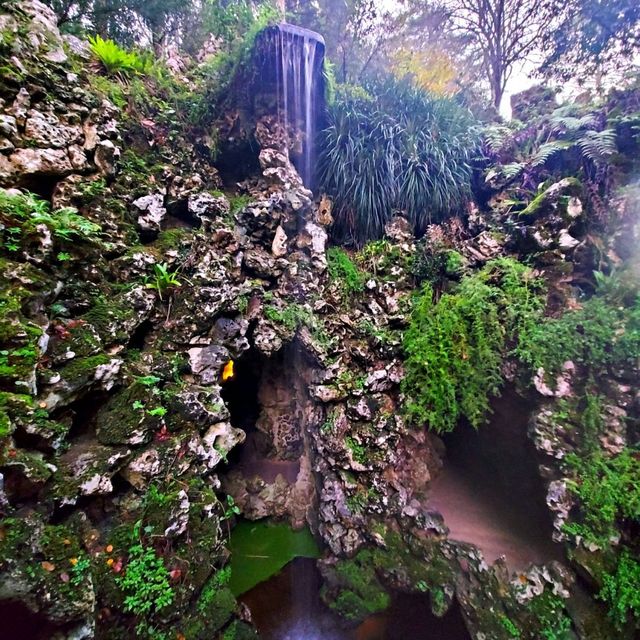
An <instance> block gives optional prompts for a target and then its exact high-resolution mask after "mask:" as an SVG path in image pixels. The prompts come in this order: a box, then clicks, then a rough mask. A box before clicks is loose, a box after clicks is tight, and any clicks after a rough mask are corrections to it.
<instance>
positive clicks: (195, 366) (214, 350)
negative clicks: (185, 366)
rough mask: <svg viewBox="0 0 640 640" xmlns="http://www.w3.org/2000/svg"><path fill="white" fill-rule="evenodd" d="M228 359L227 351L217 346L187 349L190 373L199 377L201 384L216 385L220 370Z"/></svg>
mask: <svg viewBox="0 0 640 640" xmlns="http://www.w3.org/2000/svg"><path fill="white" fill-rule="evenodd" d="M229 359H230V354H229V351H228V350H227V349H225V348H224V347H222V346H219V345H210V346H208V347H193V348H191V349H189V365H190V366H191V371H192V372H193V373H194V374H196V375H197V376H199V378H200V380H201V381H202V384H215V383H217V382H218V381H219V380H220V376H221V374H222V368H223V367H224V365H225V364H226V363H227V362H228V361H229Z"/></svg>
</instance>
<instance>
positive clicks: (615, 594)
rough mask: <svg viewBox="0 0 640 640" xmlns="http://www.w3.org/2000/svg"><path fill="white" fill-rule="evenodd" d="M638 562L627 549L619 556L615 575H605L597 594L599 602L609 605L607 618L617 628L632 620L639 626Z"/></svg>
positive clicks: (639, 591)
mask: <svg viewBox="0 0 640 640" xmlns="http://www.w3.org/2000/svg"><path fill="white" fill-rule="evenodd" d="M639 585H640V562H638V561H637V560H636V559H635V558H633V557H632V556H631V554H630V553H629V551H628V549H625V550H624V551H623V552H622V554H621V555H620V559H619V561H618V564H617V567H616V570H615V573H613V574H605V575H604V577H603V586H602V589H601V591H600V593H599V597H600V599H601V600H603V601H604V602H606V603H607V604H608V605H609V617H610V618H611V619H612V620H613V622H614V623H615V625H616V626H617V627H618V628H622V627H623V626H625V625H626V624H627V623H628V622H629V620H630V619H633V622H634V623H635V625H636V627H637V626H638V625H640V589H639V588H638V586H639Z"/></svg>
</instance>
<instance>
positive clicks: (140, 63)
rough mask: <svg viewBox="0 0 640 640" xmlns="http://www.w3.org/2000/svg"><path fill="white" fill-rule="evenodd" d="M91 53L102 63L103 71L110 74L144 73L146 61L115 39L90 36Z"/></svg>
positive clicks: (120, 75)
mask: <svg viewBox="0 0 640 640" xmlns="http://www.w3.org/2000/svg"><path fill="white" fill-rule="evenodd" d="M89 44H90V47H91V53H92V54H93V56H94V57H95V58H96V60H97V61H98V62H99V63H100V66H101V67H102V69H103V71H104V72H105V73H106V74H107V75H110V76H119V77H121V78H124V77H126V76H129V75H132V74H135V73H143V72H144V71H145V70H146V68H147V65H146V64H145V63H146V61H145V60H144V59H143V58H142V57H140V56H139V55H138V54H137V53H135V52H133V51H126V50H125V49H123V48H122V47H120V46H119V45H117V44H116V43H115V42H114V41H113V40H105V39H103V38H101V37H100V36H99V35H96V36H94V37H90V38H89Z"/></svg>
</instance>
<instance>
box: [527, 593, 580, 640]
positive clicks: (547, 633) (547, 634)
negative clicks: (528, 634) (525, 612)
mask: <svg viewBox="0 0 640 640" xmlns="http://www.w3.org/2000/svg"><path fill="white" fill-rule="evenodd" d="M528 608H529V610H530V611H531V613H532V614H533V616H534V620H535V622H536V626H539V629H540V631H539V633H540V638H541V640H570V638H572V637H573V636H572V634H571V633H570V630H571V618H569V616H568V615H567V613H566V611H565V607H564V600H562V598H560V597H559V596H557V595H555V594H554V593H552V592H551V591H549V590H545V591H544V592H543V593H542V594H541V595H539V596H536V597H535V598H533V600H531V602H529V604H528Z"/></svg>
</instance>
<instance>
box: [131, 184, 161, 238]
mask: <svg viewBox="0 0 640 640" xmlns="http://www.w3.org/2000/svg"><path fill="white" fill-rule="evenodd" d="M132 206H133V208H134V212H135V215H136V218H137V223H138V228H139V229H140V231H142V232H143V233H147V234H154V235H155V234H157V233H159V232H160V227H161V225H162V221H163V220H164V218H165V216H166V215H167V210H166V208H165V206H164V196H163V195H162V194H160V193H154V194H151V195H148V196H143V197H142V198H138V199H137V200H134V201H133V203H132Z"/></svg>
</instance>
